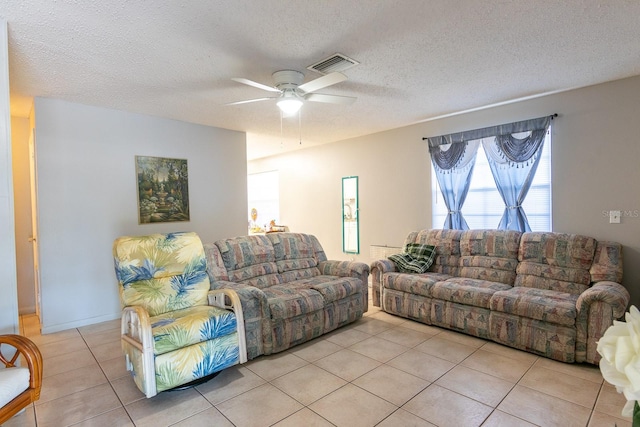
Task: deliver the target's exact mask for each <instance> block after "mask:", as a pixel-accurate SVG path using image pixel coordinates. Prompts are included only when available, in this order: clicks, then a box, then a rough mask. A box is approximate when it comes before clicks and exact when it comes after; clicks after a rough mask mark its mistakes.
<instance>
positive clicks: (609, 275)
mask: <svg viewBox="0 0 640 427" xmlns="http://www.w3.org/2000/svg"><path fill="white" fill-rule="evenodd" d="M589 273H590V274H591V283H595V282H601V281H603V280H608V281H610V282H616V283H622V245H621V244H620V243H616V242H606V241H599V242H598V243H597V245H596V254H595V255H594V257H593V264H592V265H591V269H590V270H589Z"/></svg>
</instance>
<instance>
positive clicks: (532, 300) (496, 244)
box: [371, 230, 629, 364]
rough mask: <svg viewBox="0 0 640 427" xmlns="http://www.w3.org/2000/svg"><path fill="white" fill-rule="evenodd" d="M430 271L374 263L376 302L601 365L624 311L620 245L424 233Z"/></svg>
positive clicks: (537, 235) (571, 237) (553, 236)
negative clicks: (604, 344) (604, 345)
mask: <svg viewBox="0 0 640 427" xmlns="http://www.w3.org/2000/svg"><path fill="white" fill-rule="evenodd" d="M409 243H418V244H426V245H432V246H435V250H436V255H435V258H434V261H433V264H432V265H431V266H430V267H429V269H428V271H427V272H426V273H424V274H416V273H402V272H399V271H398V270H397V268H396V266H395V264H394V263H393V262H392V261H391V260H388V259H386V260H378V261H375V262H373V263H372V264H371V275H372V279H373V280H372V294H373V295H372V301H373V305H375V306H379V307H382V309H383V310H384V311H386V312H388V313H392V314H396V315H399V316H403V317H406V318H410V319H414V320H417V321H419V322H423V323H426V324H429V325H435V326H439V327H443V328H448V329H452V330H456V331H459V332H463V333H466V334H469V335H474V336H477V337H480V338H484V339H489V340H493V341H495V342H498V343H501V344H504V345H508V346H511V347H514V348H517V349H521V350H525V351H529V352H532V353H535V354H539V355H541V356H545V357H548V358H551V359H555V360H559V361H562V362H589V363H593V364H595V363H598V361H599V359H600V356H599V354H598V353H597V352H596V345H597V341H598V340H599V339H600V337H602V335H603V334H604V332H605V330H606V329H607V328H608V327H609V326H610V325H611V324H612V323H613V320H614V319H619V318H620V317H622V316H623V315H624V313H625V310H626V309H627V305H628V303H629V293H628V292H627V290H626V289H625V288H624V287H623V286H622V285H621V284H620V282H621V280H622V246H621V245H620V244H618V243H614V242H606V241H596V240H595V239H594V238H591V237H587V236H581V235H575V234H563V233H552V232H549V233H541V232H527V233H520V232H517V231H508V230H467V231H460V230H421V231H416V232H412V233H410V234H409V235H408V236H407V238H406V240H405V247H406V245H407V244H409Z"/></svg>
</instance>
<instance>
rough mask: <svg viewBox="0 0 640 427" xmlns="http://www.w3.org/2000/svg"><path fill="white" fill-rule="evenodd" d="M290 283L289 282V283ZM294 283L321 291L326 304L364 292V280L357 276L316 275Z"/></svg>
mask: <svg viewBox="0 0 640 427" xmlns="http://www.w3.org/2000/svg"><path fill="white" fill-rule="evenodd" d="M290 284H291V283H287V285H290ZM294 284H303V285H304V286H308V287H309V288H310V289H314V290H316V291H318V292H320V294H321V295H322V297H323V298H324V302H325V304H328V303H331V302H334V301H339V300H341V299H344V298H346V297H348V296H351V295H356V294H358V293H361V292H362V281H361V280H360V279H358V278H356V277H338V276H326V275H325V276H316V277H313V278H311V279H303V280H298V281H296V282H294Z"/></svg>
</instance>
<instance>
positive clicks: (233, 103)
mask: <svg viewBox="0 0 640 427" xmlns="http://www.w3.org/2000/svg"><path fill="white" fill-rule="evenodd" d="M269 99H277V97H273V98H269V97H267V98H255V99H247V100H246V101H236V102H228V103H226V104H224V105H239V104H248V103H250V102H258V101H267V100H269Z"/></svg>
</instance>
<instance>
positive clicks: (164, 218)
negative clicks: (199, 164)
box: [135, 156, 190, 224]
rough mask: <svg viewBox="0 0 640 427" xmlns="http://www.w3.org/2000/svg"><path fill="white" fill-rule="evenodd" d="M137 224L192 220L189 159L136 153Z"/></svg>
mask: <svg viewBox="0 0 640 427" xmlns="http://www.w3.org/2000/svg"><path fill="white" fill-rule="evenodd" d="M135 162H136V178H137V190H138V224H151V223H163V222H179V221H190V213H189V168H188V164H187V160H186V159H173V158H167V157H151V156H135Z"/></svg>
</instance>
